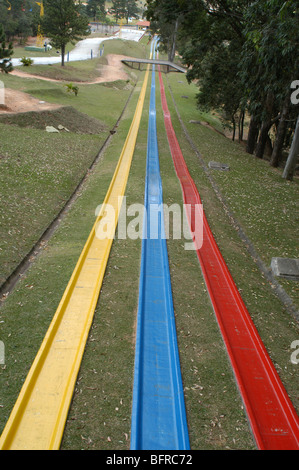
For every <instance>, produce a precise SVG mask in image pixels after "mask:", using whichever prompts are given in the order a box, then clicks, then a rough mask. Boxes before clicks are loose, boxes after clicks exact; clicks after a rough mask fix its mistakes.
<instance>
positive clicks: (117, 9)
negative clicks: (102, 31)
mask: <svg viewBox="0 0 299 470" xmlns="http://www.w3.org/2000/svg"><path fill="white" fill-rule="evenodd" d="M139 12H140V10H139V8H138V6H137V0H112V8H111V13H112V14H113V15H114V16H115V18H116V20H120V19H122V18H126V20H127V21H128V20H129V18H131V17H132V18H138V14H139Z"/></svg>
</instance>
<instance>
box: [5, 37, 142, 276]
mask: <svg viewBox="0 0 299 470" xmlns="http://www.w3.org/2000/svg"><path fill="white" fill-rule="evenodd" d="M108 42H109V41H108ZM110 42H114V41H110ZM115 42H116V43H117V44H116V45H114V46H113V48H112V49H111V50H121V49H122V48H123V47H124V44H123V43H124V41H115ZM131 47H132V48H133V49H134V50H135V49H136V46H135V44H134V45H132V46H131ZM115 48H116V49H115ZM107 49H108V50H109V48H107ZM140 49H141V50H142V51H143V52H144V46H140ZM88 62H90V61H86V62H84V63H83V62H82V63H80V68H82V70H87V71H88V70H89V67H90V64H89V63H88ZM84 67H85V69H84ZM3 80H4V83H5V87H7V88H13V89H17V90H21V91H24V92H26V93H29V94H30V95H32V96H35V97H37V98H39V99H40V100H44V101H48V102H52V103H55V104H60V105H63V106H65V107H64V108H61V109H59V110H55V111H52V112H44V113H35V112H33V113H22V114H20V115H7V116H1V117H0V126H1V127H0V133H1V141H0V155H1V159H0V167H1V176H0V178H1V185H2V188H1V196H0V197H1V231H0V240H1V241H0V259H1V271H0V284H2V283H3V282H4V280H5V279H6V278H7V277H8V276H9V274H10V273H11V272H12V271H13V269H14V268H15V267H16V266H17V265H18V264H19V262H20V261H21V260H22V259H23V257H24V256H25V255H26V254H27V253H28V252H29V251H30V249H31V247H32V246H33V245H34V244H35V243H36V241H37V240H38V239H39V237H40V236H41V234H42V233H43V231H44V230H45V228H46V227H47V226H48V225H49V224H50V223H51V221H52V220H53V218H54V217H55V216H56V215H57V214H58V212H59V211H60V209H61V208H62V207H63V205H64V204H65V202H66V201H67V200H68V198H69V197H70V195H71V194H72V192H73V190H74V189H75V187H76V186H77V184H78V182H79V181H80V180H81V178H82V177H83V175H84V174H85V172H86V171H87V169H88V168H89V166H90V164H91V162H92V161H93V159H94V158H95V157H96V155H97V153H98V151H99V149H100V147H101V145H102V144H103V142H104V140H105V139H106V137H107V136H108V135H109V130H110V129H112V128H113V126H114V125H115V123H116V121H117V119H118V117H119V115H120V113H121V111H122V109H123V107H124V105H125V103H126V101H127V99H128V97H129V94H130V92H131V89H132V84H128V83H126V82H125V81H117V82H114V85H113V88H112V87H111V86H110V84H109V86H106V84H101V85H93V86H89V85H84V86H82V87H79V94H78V96H74V95H72V94H70V93H68V92H67V91H66V89H65V87H64V86H63V84H62V83H51V82H45V81H41V80H37V79H31V78H30V79H26V80H22V79H20V78H19V77H15V76H13V75H8V76H5V77H3ZM128 85H130V86H128ZM1 122H2V123H3V124H1ZM5 123H6V124H5ZM58 124H61V125H63V126H65V127H67V128H68V129H69V130H70V131H71V133H65V132H64V133H61V134H59V135H58V134H48V133H46V132H45V127H46V125H54V126H56V127H57V126H58ZM16 126H18V127H16ZM20 127H21V128H23V129H20ZM32 128H33V129H32ZM84 134H91V137H88V136H87V135H84ZM92 134H94V135H92ZM53 148H55V152H53ZM20 201H22V204H20Z"/></svg>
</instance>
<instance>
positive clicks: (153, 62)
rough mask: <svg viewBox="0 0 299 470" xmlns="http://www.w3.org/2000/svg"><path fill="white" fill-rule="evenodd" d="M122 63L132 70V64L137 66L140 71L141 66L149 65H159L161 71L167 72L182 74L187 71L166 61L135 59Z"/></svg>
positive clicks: (125, 60) (124, 60)
mask: <svg viewBox="0 0 299 470" xmlns="http://www.w3.org/2000/svg"><path fill="white" fill-rule="evenodd" d="M122 62H123V63H124V64H126V65H128V66H129V67H132V68H134V64H137V66H138V69H139V70H142V64H150V65H161V66H162V71H165V72H166V73H168V72H182V73H186V72H187V69H185V68H184V67H181V66H180V65H177V64H174V63H173V62H169V61H168V60H157V59H136V58H130V57H128V58H126V59H122Z"/></svg>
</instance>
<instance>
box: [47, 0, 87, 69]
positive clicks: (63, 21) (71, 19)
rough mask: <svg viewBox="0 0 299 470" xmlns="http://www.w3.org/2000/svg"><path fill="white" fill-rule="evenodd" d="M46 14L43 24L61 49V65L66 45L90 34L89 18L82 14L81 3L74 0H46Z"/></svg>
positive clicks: (52, 40) (55, 45) (55, 44)
mask: <svg viewBox="0 0 299 470" xmlns="http://www.w3.org/2000/svg"><path fill="white" fill-rule="evenodd" d="M44 7H45V15H44V17H43V19H42V22H41V26H42V29H43V32H44V33H45V34H46V35H47V36H48V37H49V38H50V39H51V43H52V44H53V46H54V47H56V48H57V49H60V51H61V65H62V66H64V56H65V47H66V45H67V43H68V42H71V43H73V44H74V43H75V42H77V41H79V40H80V39H83V38H84V37H86V36H88V34H90V33H89V31H88V18H87V16H83V15H81V14H80V7H81V5H80V3H79V4H75V2H74V0H46V2H44Z"/></svg>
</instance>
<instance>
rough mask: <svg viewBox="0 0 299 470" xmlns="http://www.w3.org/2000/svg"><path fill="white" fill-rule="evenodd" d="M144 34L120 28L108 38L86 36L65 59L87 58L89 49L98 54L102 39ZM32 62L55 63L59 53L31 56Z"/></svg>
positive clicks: (15, 61) (135, 38) (15, 62)
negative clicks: (51, 55) (50, 55)
mask: <svg viewBox="0 0 299 470" xmlns="http://www.w3.org/2000/svg"><path fill="white" fill-rule="evenodd" d="M143 34H144V31H137V30H132V29H122V30H121V32H119V33H117V34H115V35H114V36H111V37H109V38H87V39H83V40H82V41H79V42H78V43H77V45H76V47H75V48H74V49H73V50H72V51H71V52H70V54H69V59H68V56H67V55H66V57H65V60H66V61H67V60H69V61H70V62H73V61H78V60H88V59H90V58H91V51H92V56H93V57H97V56H98V55H99V50H100V45H101V43H102V42H103V41H108V40H111V39H117V38H119V37H120V38H121V39H126V40H130V41H139V40H140V38H141V36H142V35H143ZM33 60H34V64H37V65H48V64H57V63H60V61H61V56H60V54H57V55H56V56H53V57H33ZM20 61H21V59H17V58H16V59H12V65H13V66H14V67H17V66H18V65H22V64H21V62H20Z"/></svg>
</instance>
